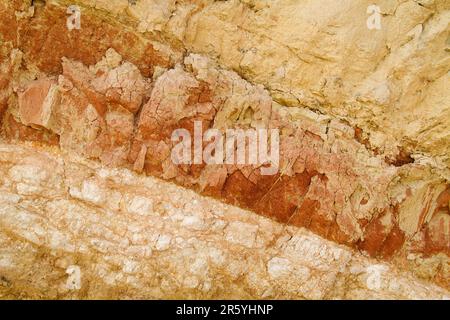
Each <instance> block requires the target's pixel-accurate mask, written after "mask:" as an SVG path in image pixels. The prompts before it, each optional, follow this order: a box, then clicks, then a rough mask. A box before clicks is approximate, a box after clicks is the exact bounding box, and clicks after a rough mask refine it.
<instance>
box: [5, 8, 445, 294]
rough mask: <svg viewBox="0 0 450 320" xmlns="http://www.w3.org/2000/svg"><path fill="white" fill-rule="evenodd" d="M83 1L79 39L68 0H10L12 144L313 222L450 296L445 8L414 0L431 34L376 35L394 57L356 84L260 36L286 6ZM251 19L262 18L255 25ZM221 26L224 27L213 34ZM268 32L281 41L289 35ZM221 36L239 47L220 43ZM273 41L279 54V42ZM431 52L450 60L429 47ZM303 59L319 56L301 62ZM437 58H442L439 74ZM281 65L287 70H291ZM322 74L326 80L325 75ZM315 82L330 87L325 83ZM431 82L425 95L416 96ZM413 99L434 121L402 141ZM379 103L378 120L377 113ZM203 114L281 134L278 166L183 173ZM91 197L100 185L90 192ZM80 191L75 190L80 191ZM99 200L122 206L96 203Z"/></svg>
mask: <svg viewBox="0 0 450 320" xmlns="http://www.w3.org/2000/svg"><path fill="white" fill-rule="evenodd" d="M75 2H76V3H77V4H79V5H80V6H81V8H83V10H82V17H83V18H82V19H83V20H82V26H83V27H82V28H81V29H80V30H72V31H70V32H68V31H67V30H66V19H67V14H66V12H65V10H66V8H67V6H66V5H67V3H66V2H65V1H47V2H45V4H35V5H34V6H31V7H30V4H29V3H28V2H27V1H7V2H5V3H2V4H0V7H1V9H2V12H4V14H3V15H4V16H5V17H7V18H8V19H9V20H8V19H5V20H3V21H4V22H3V23H2V24H1V25H0V34H1V38H0V42H1V43H2V50H1V55H0V57H1V60H0V65H1V69H2V70H4V71H5V72H4V73H2V76H1V77H2V78H1V79H0V80H1V81H0V98H1V99H0V115H1V116H2V136H3V137H4V139H6V140H8V141H17V140H27V141H35V142H39V143H44V144H46V145H54V146H58V148H60V149H61V150H63V151H64V152H69V153H73V154H78V155H81V156H83V157H85V158H89V159H97V160H99V161H100V162H101V163H102V165H104V166H106V167H125V168H129V169H133V170H135V171H137V172H143V173H145V174H148V175H152V176H156V177H159V178H162V179H165V180H169V181H172V182H175V183H177V184H179V185H181V186H184V187H188V188H191V189H193V190H195V191H197V192H200V193H202V194H204V195H208V196H212V197H215V198H218V199H221V200H223V201H225V202H227V203H229V204H232V205H237V206H240V207H242V208H245V209H249V210H252V211H254V212H256V213H259V214H262V215H264V216H267V217H271V218H273V219H275V220H277V221H278V222H281V223H284V224H287V225H293V226H297V227H306V228H308V229H309V230H311V231H313V232H314V233H315V234H318V235H320V236H322V237H324V238H326V239H329V240H332V241H334V242H337V243H339V244H345V245H347V246H349V247H351V248H354V249H358V250H361V251H362V252H365V253H367V254H369V255H370V256H372V257H375V258H379V259H382V260H387V261H391V262H392V263H393V264H395V265H397V266H398V267H399V268H400V269H405V270H409V271H412V272H414V273H415V274H416V276H419V277H421V278H424V279H427V280H432V281H434V282H436V283H438V284H440V285H442V286H444V287H447V288H448V286H449V283H448V279H449V258H448V256H449V253H450V252H449V250H450V216H449V190H450V189H449V183H448V177H449V175H448V132H449V126H448V124H447V122H446V120H447V119H448V118H450V117H447V115H448V112H447V111H448V108H447V107H446V99H447V100H448V95H446V94H444V93H443V97H444V98H443V99H440V100H439V99H437V98H436V97H435V95H434V93H433V92H437V93H439V92H445V90H444V89H443V88H445V83H446V82H445V77H446V75H445V70H447V71H448V66H449V65H448V63H447V62H448V61H447V60H446V59H445V58H443V57H441V55H442V53H441V51H439V50H443V48H441V47H442V44H441V42H439V41H440V39H443V38H444V37H445V34H447V33H448V30H446V27H445V26H446V24H445V17H446V14H447V12H448V10H447V8H446V7H445V4H440V2H436V4H435V6H434V7H433V8H424V9H421V8H417V7H415V6H414V5H412V4H411V3H410V2H407V4H405V5H404V6H401V8H397V9H395V10H394V8H390V9H389V10H394V11H395V12H396V14H397V12H398V14H399V15H400V16H401V14H402V12H403V11H402V10H405V11H408V10H409V11H408V12H413V13H414V14H415V15H413V19H412V20H414V19H416V20H417V21H419V22H421V23H423V24H424V25H427V28H426V31H425V32H422V31H421V32H419V35H417V36H416V35H413V36H411V37H412V38H411V39H413V40H408V39H403V40H401V41H400V42H402V41H403V42H404V43H405V44H404V45H403V46H398V45H397V44H395V42H396V41H399V40H398V39H386V38H381V39H378V40H377V41H381V42H382V41H387V42H388V43H389V46H390V48H391V49H390V53H387V52H385V53H384V55H385V56H384V57H381V56H380V54H381V53H383V52H384V49H383V50H382V49H377V50H375V53H374V55H376V59H375V62H376V63H377V64H376V65H374V66H372V65H368V66H367V67H366V68H364V69H362V70H357V71H358V72H357V73H358V74H359V75H358V77H356V76H355V72H356V71H355V70H354V69H352V68H350V70H351V71H352V72H348V73H349V75H348V78H346V75H345V72H344V71H342V74H341V75H334V74H333V73H332V72H331V71H329V70H331V68H332V67H331V65H334V66H336V65H339V66H340V68H344V65H345V63H344V62H343V61H342V59H341V58H339V57H327V55H326V52H325V51H326V49H322V50H324V52H321V53H320V54H316V53H314V52H309V51H310V50H309V49H304V48H303V49H304V50H302V49H301V48H291V47H286V46H285V45H284V44H283V41H286V40H285V39H284V38H280V39H278V40H274V39H273V37H268V36H267V35H264V32H263V31H261V32H260V31H258V32H256V31H254V30H252V28H257V26H258V25H261V24H264V23H268V21H269V20H270V19H271V16H270V13H277V14H278V15H280V16H283V14H284V12H285V10H289V6H284V4H283V1H275V2H274V4H273V5H268V7H265V6H261V5H262V4H261V3H260V2H258V1H241V2H240V1H227V2H224V3H213V2H210V1H192V2H190V3H182V4H175V3H172V2H170V1H168V2H166V3H165V4H164V5H162V6H158V8H159V9H158V10H159V11H158V10H156V9H155V8H154V9H155V10H153V11H152V12H149V11H148V12H147V11H146V10H147V9H146V8H148V7H147V5H148V6H150V7H151V3H152V1H138V3H137V4H136V5H128V4H127V3H125V2H126V1H113V2H111V4H109V5H105V4H103V3H102V2H101V1H94V2H85V1H75ZM408 6H411V7H410V8H409V7H408ZM256 8H257V9H256ZM357 8H358V6H356V7H355V8H354V10H357ZM408 8H409V9H408ZM300 9H301V8H297V10H298V11H296V12H298V14H299V15H300V16H301V15H302V14H303V13H302V10H306V9H305V8H303V9H301V10H300ZM308 10H309V9H308ZM336 10H340V9H337V8H336ZM396 10H397V11H396ZM27 12H28V13H27ZM220 12H226V13H227V14H228V15H221V14H220ZM432 12H434V14H432ZM19 13H20V14H19ZM25 13H27V14H25ZM174 13H176V14H174ZM237 13H241V14H243V16H245V17H247V18H248V21H254V22H258V23H256V24H255V25H254V26H250V25H247V24H248V21H244V20H243V21H240V18H238V17H237V16H235V14H237ZM14 17H15V18H14ZM396 19H397V20H396ZM398 19H399V18H398V17H396V16H395V15H394V17H392V18H391V19H390V20H389V24H391V25H396V24H398V21H399V20H398ZM427 19H428V20H427ZM344 20H345V19H344ZM50 21H51V22H50ZM324 21H328V20H326V19H325V20H324ZM414 21H415V20H414ZM323 23H325V22H323ZM327 23H328V22H327ZM340 23H344V21H340ZM411 23H412V24H414V23H415V22H411ZM8 24H9V25H8ZM214 24H217V25H220V26H224V28H218V29H217V30H214V31H213V32H212V33H211V34H203V32H205V30H211V28H210V26H211V25H214ZM235 25H238V26H239V28H237V29H236V27H235ZM268 25H269V26H270V28H271V30H272V31H274V32H275V34H277V33H276V32H277V28H278V27H277V26H276V25H272V24H270V23H269V24H268ZM344 25H345V24H344ZM327 26H328V25H327ZM324 28H325V27H324ZM327 28H328V27H327ZM405 28H407V27H405ZM325 29H326V28H325ZM447 29H448V28H447ZM232 30H234V31H232ZM405 30H406V29H405ZM329 32H330V37H333V32H331V31H329ZM339 32H341V31H339ZM339 32H338V34H340V33H339ZM322 33H323V32H319V33H318V34H322ZM219 35H220V36H219ZM244 35H245V36H244ZM213 37H217V41H219V40H218V39H222V40H221V41H225V43H227V41H229V43H231V44H233V45H232V46H223V45H219V44H218V42H216V41H215V40H214V39H212V38H213ZM242 38H245V39H248V40H242ZM261 39H263V40H261ZM313 41H314V39H307V41H306V42H305V43H309V42H313ZM341 41H343V42H345V41H344V39H341ZM239 42H242V43H243V44H244V46H248V47H249V48H248V49H249V50H243V52H245V53H244V56H241V55H240V54H238V53H236V52H234V51H233V50H235V48H237V47H239V46H238V45H236V46H235V45H234V44H236V43H239ZM377 43H378V42H377ZM275 44H277V45H279V46H280V47H279V48H277V49H275V47H274V45H275ZM420 45H422V46H425V47H426V48H428V47H429V48H431V49H433V50H435V51H436V50H437V51H438V52H439V54H437V55H436V56H435V55H431V54H427V53H425V52H424V51H423V50H421V49H420ZM211 48H212V49H211ZM436 48H437V49H436ZM250 49H251V50H250ZM338 49H339V48H338ZM218 50H228V51H225V52H221V51H220V52H218ZM311 50H312V49H311ZM314 50H315V49H314ZM314 50H312V51H314ZM196 52H197V53H196ZM261 52H263V53H264V52H265V53H264V54H262V55H261ZM269 52H273V54H274V57H271V56H270V55H269ZM299 52H302V53H301V54H300V53H299ZM305 52H306V53H305ZM308 52H309V53H308ZM433 52H434V51H433ZM198 53H200V54H198ZM305 54H306V55H307V56H308V57H306V56H302V55H305ZM322 54H324V56H321V55H322ZM334 54H335V55H344V54H345V51H340V50H336V51H335V53H334ZM299 55H300V58H298V56H299ZM293 57H296V58H295V59H300V60H305V61H304V62H303V63H302V64H299V65H298V66H297V65H295V63H294V64H293V63H291V59H293ZM369 57H370V54H369V55H368V56H365V57H364V58H361V60H358V61H356V62H357V63H363V62H364V61H366V60H367V59H368V58H369ZM411 57H414V59H416V60H418V61H420V63H419V64H420V66H421V68H422V69H419V70H417V69H414V70H412V71H411V72H409V73H408V72H407V71H405V70H406V69H405V68H407V66H408V64H405V65H401V66H400V67H394V65H395V64H396V63H403V62H404V61H407V60H408V59H411ZM433 57H437V58H436V59H437V61H438V62H436V63H435V64H434V65H432V66H431V62H430V61H431V59H432V58H433ZM295 61H297V60H295ZM324 61H325V62H324ZM236 62H239V65H236ZM263 62H264V63H263ZM280 62H285V63H286V64H287V66H286V67H285V69H283V70H284V71H283V70H281V69H279V68H280V66H279V63H280ZM297 62H298V61H297ZM304 63H306V64H309V65H308V66H305V65H304ZM357 63H356V65H357ZM329 64H331V65H329ZM299 66H302V69H301V70H300V69H296V68H299ZM318 66H321V67H320V68H321V70H322V71H321V72H322V73H324V74H325V75H326V76H325V78H324V77H318V79H314V77H313V76H312V75H314V74H315V73H314V71H317V68H318ZM323 66H326V67H323ZM427 68H431V74H432V78H433V80H432V84H429V85H428V84H427V85H426V86H424V87H423V88H422V87H420V85H419V80H418V78H417V77H419V74H420V72H421V71H420V70H428V69H427ZM230 69H234V70H235V71H231V70H230ZM295 70H297V71H298V76H294V74H293V72H294V71H295ZM339 70H340V69H339ZM402 70H403V72H404V73H405V74H403V73H402ZM236 71H237V72H236ZM268 71H271V72H268ZM300 71H301V72H300ZM273 73H274V74H273ZM280 74H282V77H281V76H280ZM393 74H395V75H396V76H398V77H400V80H395V81H394V83H389V84H387V85H386V86H387V87H388V89H387V90H388V91H389V92H390V94H391V95H392V96H389V97H387V98H386V99H385V100H383V99H382V98H383V97H382V96H383V94H384V93H385V91H386V90H384V89H383V88H385V87H383V84H382V83H381V82H382V81H381V80H380V79H385V78H390V75H393ZM400 74H402V76H400ZM278 76H279V77H281V78H282V80H276V77H278ZM302 76H303V77H304V78H301V77H302ZM363 76H364V77H363ZM308 77H309V78H308ZM333 77H334V78H333ZM352 77H354V78H352ZM408 77H410V78H408ZM411 77H412V78H411ZM332 78H333V79H334V80H333V81H331V80H332ZM339 79H340V80H339ZM402 79H403V80H402ZM405 79H409V80H408V81H409V82H408V81H406V80H405ZM316 80H317V83H325V84H324V85H323V86H322V87H321V89H320V90H319V89H318V87H317V86H318V84H317V83H316ZM342 81H343V82H344V84H345V85H344V89H342V90H341V89H339V88H340V86H339V85H338V84H339V83H340V82H342ZM354 81H359V82H361V83H363V84H362V85H361V86H360V88H359V89H358V90H356V91H355V92H356V93H354V92H353V91H352V90H350V88H351V87H352V86H353V87H354V86H355V85H354V84H352V83H353V82H354ZM380 81H381V82H380ZM430 81H431V80H430ZM332 83H334V85H332ZM261 84H263V85H264V87H263V86H262V85H261ZM330 86H331V87H330ZM377 86H381V87H377ZM375 87H376V88H375ZM396 87H400V88H402V89H403V90H404V92H406V94H403V93H402V94H401V97H397V98H396V99H397V100H398V101H400V102H399V104H398V105H396V108H398V109H399V110H400V112H399V114H400V116H397V115H396V116H393V119H395V120H393V121H394V122H389V121H385V120H383V119H384V118H386V116H380V114H382V113H383V112H384V110H386V108H388V107H392V106H393V102H392V101H394V100H395V99H394V98H393V97H394V96H396V95H399V92H400V91H401V90H399V91H398V92H397V91H396V90H394V89H393V88H396ZM374 88H375V89H374ZM377 88H378V89H377ZM380 88H381V89H380ZM417 88H420V90H423V91H424V92H425V91H426V93H424V94H423V95H420V96H418V95H415V94H412V96H411V95H408V94H407V93H408V92H413V91H414V90H415V89H417ZM299 90H300V91H299ZM317 91H318V92H319V93H317ZM341 91H344V93H343V94H342V95H339V94H338V92H341ZM391 91H392V92H391ZM383 92H384V93H383ZM374 94H375V95H376V96H372V95H374ZM380 99H381V100H380ZM382 100H383V101H382ZM397 100H396V101H397ZM419 100H420V101H419ZM436 103H439V106H437V105H436ZM407 104H413V105H415V106H417V110H415V111H414V112H417V114H420V112H421V110H423V114H425V118H426V119H429V120H430V121H431V122H428V123H427V124H425V122H423V123H422V122H418V121H416V120H414V121H412V122H411V121H409V122H408V125H407V128H406V130H404V131H405V132H404V133H403V134H404V137H406V138H405V140H404V141H400V142H399V141H398V140H399V135H397V133H395V129H396V126H395V125H397V124H398V122H399V121H403V120H405V119H408V116H407V115H408V114H409V111H408V109H407V108H406V107H402V106H404V105H407ZM447 105H448V104H447ZM368 108H373V110H374V111H373V112H374V117H372V118H370V117H368V116H367V114H366V112H367V110H368ZM405 108H406V109H405ZM353 110H358V111H357V112H353ZM369 118H370V120H368V119H369ZM387 118H389V116H388V117H387ZM439 119H442V120H439ZM196 121H201V122H202V125H203V128H202V129H203V131H206V130H207V129H211V128H213V129H217V130H219V131H220V132H222V133H225V132H226V130H227V129H250V128H253V129H257V128H273V129H279V130H280V163H279V173H278V174H276V175H273V176H264V175H261V173H260V169H261V168H260V167H259V166H257V165H205V164H193V165H175V164H174V163H173V161H171V150H172V149H173V147H174V144H175V143H174V142H173V141H172V140H171V135H172V133H173V131H174V130H176V129H179V128H184V129H186V130H188V131H189V132H191V134H192V136H194V124H195V122H196ZM382 128H385V129H382ZM403 129H404V128H403V127H402V130H403ZM419 132H420V133H419ZM90 188H91V187H90V186H89V184H88V185H87V186H86V190H88V191H89V190H90ZM73 192H75V194H72V196H74V197H77V195H76V194H77V192H78V193H80V192H81V193H82V191H73ZM91 200H92V201H94V202H96V201H99V203H98V204H97V205H99V206H107V205H109V204H108V202H105V200H104V199H103V200H102V199H97V198H96V196H95V195H94V198H93V199H91ZM249 232H250V231H249ZM246 241H247V240H246ZM430 266H431V267H430Z"/></svg>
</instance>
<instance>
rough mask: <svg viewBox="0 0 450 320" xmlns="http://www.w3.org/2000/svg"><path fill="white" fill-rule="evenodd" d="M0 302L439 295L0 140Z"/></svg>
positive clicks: (328, 250) (313, 243)
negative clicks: (11, 299) (20, 300)
mask: <svg viewBox="0 0 450 320" xmlns="http://www.w3.org/2000/svg"><path fill="white" fill-rule="evenodd" d="M0 151H1V153H0V163H1V171H0V173H1V180H0V181H1V188H0V199H1V201H2V206H1V207H0V226H1V228H0V244H1V246H0V248H1V249H0V254H1V255H0V272H1V278H0V281H1V282H0V297H2V298H122V299H124V298H161V297H164V298H216V299H217V298H222V299H225V298H226V299H229V298H248V299H257V298H266V299H269V298H272V299H274V298H277V299H279V298H295V299H325V298H328V299H330V298H333V299H339V298H345V299H367V298H384V299H395V298H397V299H443V298H445V299H448V298H449V292H448V291H446V290H444V289H442V288H439V287H437V286H435V285H430V284H428V283H425V282H423V281H419V280H417V279H415V278H414V277H413V276H412V275H410V274H407V273H404V272H401V271H399V270H398V269H397V268H395V267H393V266H390V265H388V264H386V263H382V262H378V261H375V260H372V259H369V258H367V257H364V256H363V255H361V254H360V253H357V252H355V251H353V250H351V249H350V248H347V247H345V246H342V245H337V244H335V243H333V242H329V241H326V240H324V239H322V238H320V237H318V236H316V235H314V234H312V233H310V232H308V231H306V230H305V229H301V228H297V227H292V226H287V225H285V224H280V223H277V222H274V221H273V220H269V219H267V218H263V217H261V216H258V215H256V214H254V213H251V212H248V211H244V210H242V209H238V208H236V207H233V206H229V205H225V204H223V203H220V202H218V201H215V200H211V199H210V198H205V197H202V196H199V195H197V194H195V193H194V192H192V191H187V190H183V189H181V188H179V187H177V186H175V185H173V184H169V183H167V182H163V181H161V180H157V179H154V178H151V177H142V176H138V175H136V174H135V173H133V172H131V171H129V170H126V169H107V168H105V167H103V166H101V165H99V164H98V163H96V162H93V161H87V160H83V158H80V157H77V156H74V155H70V154H61V153H60V151H59V150H58V149H57V148H54V147H53V148H51V147H45V148H44V147H39V146H37V145H17V144H16V145H9V144H1V145H0Z"/></svg>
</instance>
